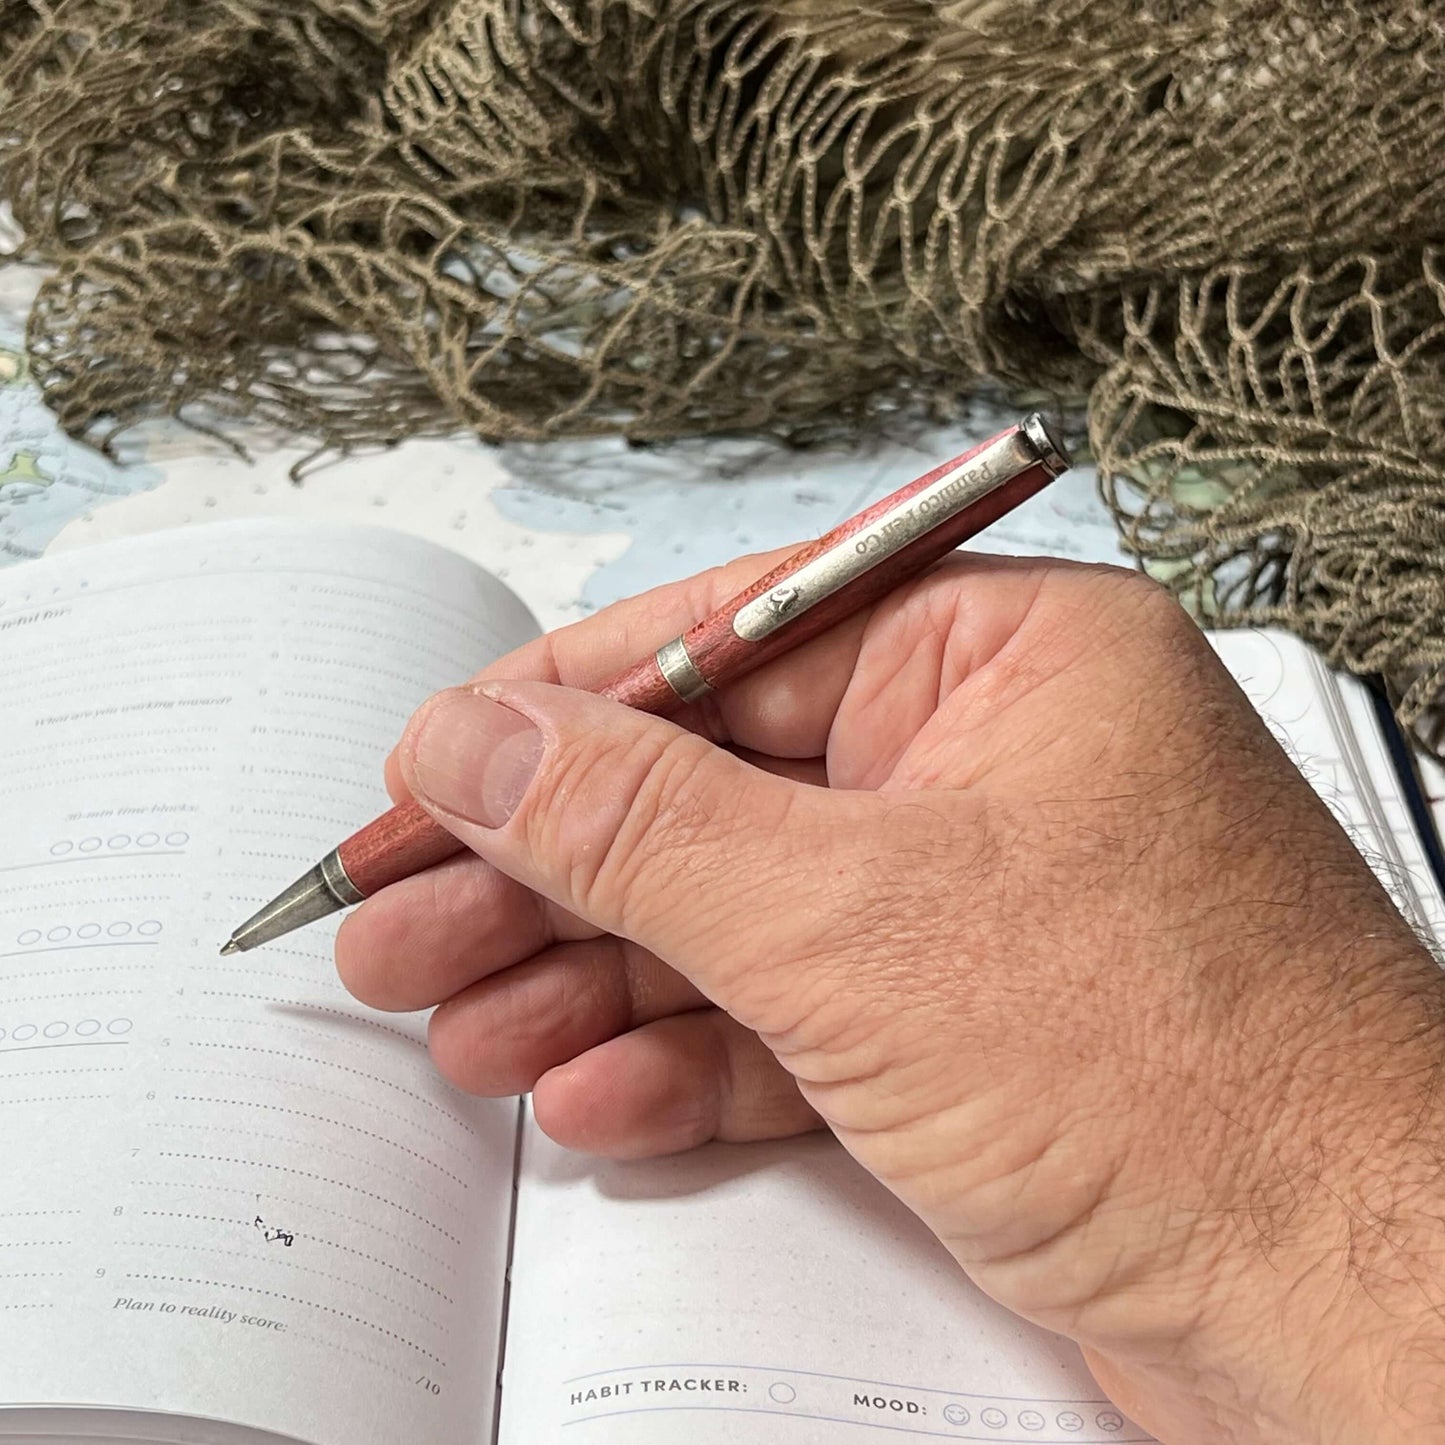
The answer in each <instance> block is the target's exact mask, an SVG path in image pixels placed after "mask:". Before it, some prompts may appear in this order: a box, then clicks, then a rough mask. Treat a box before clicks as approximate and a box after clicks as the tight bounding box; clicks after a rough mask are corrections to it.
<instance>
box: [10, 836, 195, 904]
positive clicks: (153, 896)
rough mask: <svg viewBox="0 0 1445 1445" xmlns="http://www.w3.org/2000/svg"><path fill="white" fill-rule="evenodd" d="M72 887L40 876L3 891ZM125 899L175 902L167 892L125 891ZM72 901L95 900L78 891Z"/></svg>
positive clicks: (67, 881)
mask: <svg viewBox="0 0 1445 1445" xmlns="http://www.w3.org/2000/svg"><path fill="white" fill-rule="evenodd" d="M145 851H146V852H147V853H149V852H150V851H151V850H150V849H149V848H147V849H146V850H145ZM130 876H131V878H132V879H134V878H145V877H159V876H160V875H159V874H145V873H132V874H131V875H130ZM129 881H130V880H129V879H127V882H129ZM74 887H75V884H74V883H73V882H72V881H71V880H70V879H69V878H42V879H37V880H36V881H35V882H33V883H31V882H26V883H12V884H10V885H9V886H8V887H7V888H6V890H5V891H6V892H7V893H29V892H33V891H35V890H36V889H39V888H74ZM125 899H126V902H127V903H174V902H175V899H174V898H172V897H171V896H170V895H169V894H167V893H148V894H144V895H140V896H137V895H136V894H134V893H127V894H126V895H125ZM74 902H75V905H76V907H79V906H81V905H82V904H86V905H89V904H91V903H94V902H95V900H94V899H93V898H91V897H89V896H88V895H86V894H83V893H80V894H77V895H76V897H75V899H74ZM55 906H57V907H58V906H59V905H55Z"/></svg>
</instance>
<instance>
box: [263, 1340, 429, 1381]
mask: <svg viewBox="0 0 1445 1445" xmlns="http://www.w3.org/2000/svg"><path fill="white" fill-rule="evenodd" d="M286 1333H287V1334H288V1335H289V1336H291V1337H293V1338H295V1339H301V1340H310V1341H311V1343H312V1344H313V1345H325V1346H326V1347H327V1348H328V1349H332V1350H340V1351H341V1353H342V1354H344V1355H355V1356H356V1358H357V1359H358V1360H365V1361H366V1363H367V1364H368V1365H370V1366H372V1368H373V1369H377V1370H386V1371H388V1372H389V1373H391V1374H393V1375H395V1376H396V1378H397V1379H398V1380H405V1381H406V1383H407V1384H408V1385H411V1384H415V1383H416V1376H415V1375H410V1374H407V1373H406V1372H405V1371H404V1370H398V1369H397V1368H396V1366H395V1365H388V1364H387V1363H386V1362H385V1361H384V1360H378V1359H374V1358H373V1357H372V1356H371V1355H368V1354H367V1353H366V1351H365V1350H358V1349H355V1348H353V1347H352V1346H351V1345H343V1344H342V1343H341V1342H340V1341H339V1340H328V1339H327V1338H326V1337H325V1336H324V1335H313V1334H312V1333H311V1332H310V1331H309V1330H298V1329H295V1328H294V1327H293V1328H290V1329H288V1330H287V1331H286Z"/></svg>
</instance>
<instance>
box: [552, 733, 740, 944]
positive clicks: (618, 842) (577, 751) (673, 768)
mask: <svg viewBox="0 0 1445 1445" xmlns="http://www.w3.org/2000/svg"><path fill="white" fill-rule="evenodd" d="M711 753H712V745H711V744H709V743H707V742H706V741H704V740H703V739H701V738H699V737H696V736H695V735H693V734H691V733H687V732H683V731H681V730H676V731H674V732H671V733H670V734H667V735H665V736H663V737H662V738H661V739H660V740H659V738H658V736H657V735H656V733H654V732H652V731H651V730H649V731H647V732H644V733H642V734H641V735H638V734H631V735H629V736H626V737H621V738H612V737H608V736H606V735H599V734H594V735H592V736H589V737H586V738H584V739H580V740H576V741H574V742H572V743H570V744H569V745H566V746H564V747H563V748H561V749H559V750H558V753H557V755H556V756H555V759H554V762H553V765H552V767H551V768H550V769H549V776H548V778H547V780H546V785H545V787H544V788H543V789H542V790H541V794H540V796H538V797H537V798H536V800H535V802H534V805H533V806H532V807H531V808H530V809H529V810H528V813H527V817H526V819H525V823H524V827H525V829H526V832H527V834H528V836H527V843H528V845H529V847H530V848H531V849H532V851H533V852H534V854H536V855H537V856H542V857H548V858H551V859H553V860H555V862H556V864H557V866H558V867H559V869H560V870H562V874H561V876H562V877H563V879H564V880H565V885H566V891H567V894H568V903H569V906H571V907H572V908H574V909H575V910H576V911H578V912H579V913H581V914H583V915H584V916H585V917H587V918H589V919H591V920H593V921H594V922H598V923H605V924H606V926H607V927H608V928H609V930H611V931H616V932H622V933H627V932H628V930H629V927H630V926H631V925H632V924H633V923H634V922H635V921H637V919H638V916H639V915H645V913H646V912H647V911H648V910H655V909H657V908H658V907H659V906H664V904H665V900H666V898H668V897H670V896H671V895H672V894H673V887H672V885H673V884H674V883H675V882H680V881H681V880H682V878H683V876H684V875H688V876H690V878H691V879H692V881H693V882H695V883H703V882H705V881H706V874H707V872H708V870H709V869H710V868H711V867H715V866H716V865H713V864H711V863H710V854H711V853H712V851H713V850H712V848H711V847H703V846H702V839H703V838H704V837H706V838H708V839H710V840H712V841H714V842H715V840H716V834H717V830H718V828H719V826H720V815H722V814H724V813H726V811H727V804H726V801H725V800H723V799H720V798H718V797H716V796H715V795H714V794H715V790H714V789H711V788H709V786H708V785H707V784H706V783H705V782H704V781H703V780H702V779H703V775H704V773H705V772H706V771H707V769H708V764H709V763H710V762H715V759H713V758H712V757H711V756H710V754H711ZM700 875H702V876H700ZM660 900H662V902H660Z"/></svg>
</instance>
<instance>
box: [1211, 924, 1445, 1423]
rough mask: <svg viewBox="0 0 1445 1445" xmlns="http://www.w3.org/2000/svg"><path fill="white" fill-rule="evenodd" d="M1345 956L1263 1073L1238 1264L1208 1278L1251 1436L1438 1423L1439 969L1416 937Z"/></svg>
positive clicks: (1238, 1212)
mask: <svg viewBox="0 0 1445 1445" xmlns="http://www.w3.org/2000/svg"><path fill="white" fill-rule="evenodd" d="M1362 953H1364V954H1371V953H1372V951H1369V950H1364V951H1362ZM1345 972H1348V974H1349V977H1348V978H1345V977H1337V978H1336V980H1335V982H1336V984H1337V986H1338V992H1335V993H1333V995H1332V996H1331V997H1329V998H1328V1000H1322V1002H1327V1003H1328V1005H1329V1007H1328V1009H1327V1010H1326V1011H1323V1012H1322V1014H1321V1016H1320V1017H1319V1018H1316V1019H1310V1020H1303V1021H1300V1022H1299V1023H1296V1024H1292V1027H1294V1028H1295V1029H1296V1030H1297V1031H1298V1033H1299V1034H1301V1035H1303V1036H1304V1041H1303V1042H1302V1043H1301V1044H1300V1046H1299V1047H1298V1048H1297V1049H1296V1050H1290V1049H1282V1050H1281V1059H1282V1060H1283V1061H1284V1062H1283V1063H1282V1065H1281V1074H1280V1075H1279V1076H1277V1077H1276V1083H1277V1084H1278V1087H1276V1088H1274V1089H1270V1088H1267V1087H1261V1089H1260V1098H1261V1099H1262V1100H1268V1101H1269V1102H1268V1103H1267V1104H1266V1105H1265V1108H1266V1110H1267V1117H1266V1118H1264V1119H1260V1120H1259V1123H1258V1137H1259V1139H1260V1140H1261V1148H1260V1150H1259V1152H1258V1153H1257V1155H1256V1169H1255V1170H1254V1171H1253V1179H1252V1182H1251V1184H1250V1186H1249V1187H1248V1189H1247V1191H1246V1192H1244V1193H1243V1194H1242V1195H1240V1194H1238V1193H1236V1194H1235V1206H1236V1207H1235V1217H1234V1220H1233V1221H1232V1223H1231V1225H1229V1226H1227V1228H1228V1231H1229V1233H1230V1235H1231V1238H1232V1248H1231V1249H1230V1251H1229V1253H1230V1254H1231V1255H1232V1256H1233V1258H1234V1260H1235V1262H1236V1264H1237V1266H1238V1274H1237V1275H1236V1277H1235V1278H1234V1279H1233V1280H1232V1281H1231V1280H1229V1278H1228V1273H1229V1272H1225V1274H1224V1277H1223V1278H1222V1279H1221V1283H1220V1287H1219V1288H1217V1289H1216V1290H1215V1291H1214V1297H1213V1305H1214V1309H1213V1311H1211V1313H1213V1314H1214V1316H1215V1318H1216V1319H1217V1320H1218V1321H1219V1322H1220V1323H1221V1324H1222V1325H1223V1326H1224V1329H1223V1330H1222V1332H1221V1337H1223V1338H1226V1339H1230V1338H1232V1343H1233V1351H1234V1353H1235V1360H1236V1369H1237V1371H1238V1373H1237V1374H1236V1378H1241V1379H1247V1378H1248V1376H1249V1373H1250V1369H1251V1362H1252V1361H1253V1362H1255V1363H1253V1369H1254V1370H1255V1372H1256V1374H1257V1385H1258V1395H1257V1398H1258V1400H1259V1402H1260V1405H1261V1411H1260V1413H1261V1417H1262V1419H1261V1425H1262V1428H1261V1429H1260V1431H1259V1433H1258V1440H1259V1442H1260V1445H1263V1442H1265V1441H1271V1442H1282V1441H1285V1440H1288V1441H1294V1440H1295V1439H1296V1438H1297V1439H1298V1440H1299V1441H1300V1442H1301V1445H1359V1442H1361V1441H1365V1440H1368V1441H1370V1442H1372V1445H1392V1442H1394V1441H1397V1440H1398V1441H1400V1442H1404V1441H1410V1442H1418V1441H1421V1440H1425V1439H1445V1103H1442V1101H1441V1100H1440V1098H1439V1082H1440V1078H1441V1073H1442V1068H1445V1026H1442V1018H1445V1009H1442V996H1445V980H1442V976H1441V975H1440V974H1439V972H1438V970H1437V969H1436V966H1435V964H1434V962H1433V960H1431V959H1429V958H1428V956H1427V955H1425V953H1424V951H1423V950H1415V949H1412V950H1409V951H1407V952H1405V953H1402V952H1401V951H1399V950H1398V949H1392V950H1390V951H1389V952H1388V953H1385V954H1381V953H1373V954H1372V956H1364V957H1362V956H1360V955H1359V954H1357V956H1356V957H1355V958H1354V959H1353V960H1352V965H1351V967H1350V968H1349V969H1348V970H1342V971H1341V973H1342V974H1343V973H1345ZM1295 1017H1296V1018H1298V1014H1297V1013H1296V1015H1295ZM1281 1078H1282V1079H1283V1082H1282V1083H1280V1082H1279V1081H1280V1079H1281ZM1260 1083H1261V1085H1262V1086H1263V1084H1264V1079H1263V1078H1261V1080H1260ZM1257 1117H1258V1116H1257ZM1241 1206H1243V1207H1242V1208H1241ZM1251 1299H1253V1300H1255V1301H1257V1302H1258V1304H1257V1306H1256V1307H1254V1308H1251V1305H1250V1301H1251ZM1246 1322H1251V1323H1246ZM1231 1327H1232V1331H1233V1332H1232V1336H1231ZM1261 1347H1263V1348H1261ZM1244 1438H1245V1440H1247V1441H1248V1442H1249V1445H1254V1441H1253V1439H1252V1438H1251V1437H1249V1436H1245V1437H1244Z"/></svg>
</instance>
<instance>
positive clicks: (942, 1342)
mask: <svg viewBox="0 0 1445 1445" xmlns="http://www.w3.org/2000/svg"><path fill="white" fill-rule="evenodd" d="M512 1272H513V1273H512V1278H513V1287H512V1306H511V1313H510V1316H509V1320H508V1327H507V1351H506V1368H505V1375H504V1379H503V1385H502V1434H501V1445H535V1442H537V1441H541V1440H547V1441H551V1440H567V1441H575V1442H577V1445H674V1442H676V1441H678V1440H680V1439H686V1440H687V1441H688V1442H689V1445H752V1442H759V1445H762V1442H766V1445H842V1442H845V1441H853V1440H857V1441H859V1442H863V1441H867V1440H870V1439H877V1440H878V1441H879V1442H880V1445H881V1442H882V1441H885V1440H890V1439H895V1440H896V1439H899V1438H901V1437H907V1438H910V1439H912V1438H917V1439H919V1440H931V1439H934V1438H943V1439H949V1440H960V1441H976V1440H989V1441H1022V1440H1029V1441H1035V1442H1044V1445H1068V1442H1091V1445H1098V1442H1124V1441H1132V1442H1138V1441H1147V1440H1148V1439H1149V1438H1150V1437H1149V1436H1147V1435H1146V1434H1145V1433H1144V1432H1143V1431H1142V1430H1140V1429H1139V1428H1138V1427H1137V1426H1136V1425H1134V1424H1133V1423H1132V1422H1130V1421H1129V1420H1127V1419H1125V1418H1124V1417H1123V1416H1122V1415H1121V1414H1120V1413H1119V1412H1118V1411H1117V1410H1116V1409H1115V1408H1114V1407H1113V1406H1112V1405H1111V1404H1110V1403H1109V1402H1108V1400H1106V1399H1105V1398H1104V1397H1103V1395H1102V1393H1101V1392H1100V1390H1099V1388H1098V1386H1097V1385H1096V1384H1095V1383H1094V1381H1093V1379H1092V1377H1091V1376H1090V1375H1089V1373H1088V1371H1087V1369H1086V1368H1085V1366H1084V1362H1083V1359H1082V1357H1081V1356H1080V1354H1079V1352H1078V1350H1077V1348H1076V1347H1075V1346H1074V1345H1072V1344H1071V1343H1069V1342H1068V1341H1067V1340H1064V1339H1062V1338H1060V1337H1059V1336H1056V1335H1052V1334H1049V1333H1047V1332H1045V1331H1043V1330H1040V1329H1038V1328H1037V1327H1035V1326H1033V1325H1029V1324H1025V1323H1024V1322H1022V1321H1020V1320H1018V1319H1017V1318H1016V1317H1015V1316H1013V1315H1011V1314H1009V1313H1008V1311H1006V1310H1004V1309H1003V1308H1001V1307H1000V1306H999V1305H997V1304H995V1303H994V1302H993V1301H992V1300H990V1299H989V1298H988V1297H987V1296H985V1295H984V1294H982V1293H981V1292H980V1291H978V1290H977V1289H975V1288H974V1286H973V1285H972V1284H970V1283H969V1281H968V1280H967V1279H966V1278H965V1277H964V1275H963V1273H962V1271H961V1270H959V1268H958V1266H957V1264H955V1263H954V1261H953V1260H952V1258H951V1257H950V1256H949V1255H948V1254H947V1253H946V1252H945V1251H944V1249H943V1248H942V1246H940V1245H939V1244H938V1242H937V1241H936V1240H935V1239H934V1238H933V1237H932V1235H930V1234H929V1233H928V1231H927V1230H926V1229H924V1228H923V1226H922V1225H921V1224H919V1223H918V1221H917V1220H916V1219H915V1218H914V1217H913V1216H912V1215H911V1214H910V1213H909V1212H908V1211H907V1210H906V1209H904V1208H903V1206H902V1205H900V1204H898V1203H897V1201H896V1200H894V1199H893V1198H892V1196H891V1195H889V1194H888V1193H887V1192H886V1191H885V1190H884V1189H883V1188H882V1187H881V1186H880V1185H878V1184H877V1183H876V1182H875V1181H874V1180H872V1179H871V1178H869V1177H868V1175H866V1174H865V1173H864V1172H863V1170H862V1169H860V1168H859V1167H858V1166H857V1165H856V1164H855V1163H854V1162H853V1161H852V1160H851V1159H850V1158H848V1156H847V1155H846V1154H844V1152H843V1150H842V1149H841V1148H840V1147H839V1146H838V1145H837V1144H836V1143H835V1142H834V1141H833V1140H832V1138H831V1137H830V1136H824V1135H812V1136H809V1137H807V1138H804V1139H796V1140H790V1141H782V1142H779V1143H776V1144H761V1145H747V1146H729V1145H711V1146H709V1147H707V1148H705V1149H702V1150H697V1151H694V1152H693V1153H690V1154H683V1155H677V1156H674V1157H672V1158H668V1159H663V1160H653V1161H648V1162H644V1163H632V1164H614V1163H599V1162H597V1161H592V1160H587V1159H583V1158H580V1157H578V1156H575V1155H569V1154H568V1153H566V1152H565V1151H564V1150H562V1149H560V1148H559V1147H558V1146H557V1145H555V1144H553V1143H552V1142H551V1141H550V1140H548V1139H547V1138H546V1137H545V1135H543V1134H542V1133H541V1131H540V1130H538V1129H537V1128H536V1126H535V1124H534V1123H532V1122H531V1120H530V1119H529V1120H528V1123H527V1125H526V1127H525V1131H524V1140H523V1150H522V1171H521V1185H520V1192H519V1201H518V1210H517V1233H516V1242H515V1246H514V1250H513V1264H512Z"/></svg>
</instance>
